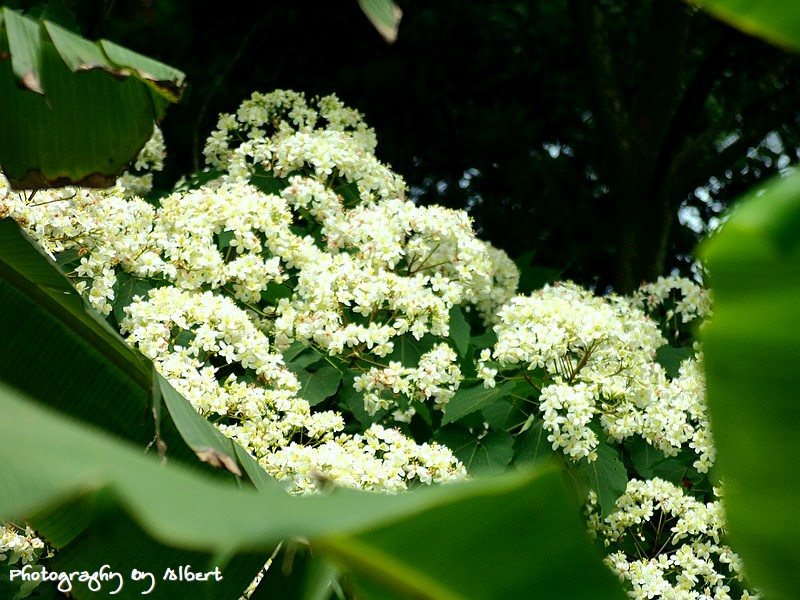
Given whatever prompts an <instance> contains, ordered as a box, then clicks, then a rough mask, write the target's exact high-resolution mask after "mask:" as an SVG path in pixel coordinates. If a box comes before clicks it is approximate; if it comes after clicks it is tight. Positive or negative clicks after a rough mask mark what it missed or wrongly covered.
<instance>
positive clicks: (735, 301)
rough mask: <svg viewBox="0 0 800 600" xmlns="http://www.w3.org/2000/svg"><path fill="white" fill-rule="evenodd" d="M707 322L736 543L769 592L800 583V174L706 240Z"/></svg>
mask: <svg viewBox="0 0 800 600" xmlns="http://www.w3.org/2000/svg"><path fill="white" fill-rule="evenodd" d="M702 250H703V255H704V257H705V259H706V260H707V264H708V268H709V276H710V283H711V289H712V291H713V293H714V318H713V319H712V320H711V322H710V323H708V324H707V325H706V327H704V329H703V330H702V332H701V333H702V338H703V347H704V354H705V367H706V378H707V385H708V401H709V410H710V414H711V422H712V424H713V431H714V440H715V443H716V446H717V450H718V459H717V473H718V475H720V476H721V477H722V479H723V481H724V485H725V487H724V492H725V504H726V513H727V517H728V522H729V531H730V537H731V543H732V546H733V547H734V548H735V549H736V551H737V553H739V554H740V555H741V556H742V558H743V560H744V567H745V572H746V574H747V577H748V578H749V579H750V581H751V582H752V584H753V586H754V587H756V588H758V589H760V590H762V591H763V593H764V597H765V598H770V599H781V598H786V599H788V598H794V597H796V595H797V590H798V589H800V548H798V545H797V539H798V537H800V517H798V511H797V506H798V503H799V502H800V467H798V463H797V457H798V456H800V436H798V435H797V430H798V427H800V403H798V389H800V370H798V364H800V174H797V173H795V174H793V175H790V176H789V177H786V178H783V179H777V180H774V181H773V182H772V183H771V184H769V185H767V186H766V187H765V188H764V189H763V190H762V191H761V192H760V193H753V194H751V195H750V196H749V197H748V198H746V199H743V200H742V203H741V204H740V205H739V206H738V208H737V209H736V210H735V211H734V212H733V214H732V215H731V217H730V219H729V220H728V221H727V222H726V223H725V225H724V227H723V229H722V231H721V232H720V233H719V234H718V235H717V236H716V237H715V238H713V239H712V240H711V241H710V242H709V243H707V244H706V246H705V247H704V248H703V249H702Z"/></svg>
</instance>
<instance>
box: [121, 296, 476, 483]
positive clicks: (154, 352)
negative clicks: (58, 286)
mask: <svg viewBox="0 0 800 600" xmlns="http://www.w3.org/2000/svg"><path fill="white" fill-rule="evenodd" d="M125 312H126V317H125V319H124V320H123V322H122V332H123V333H126V334H127V335H128V340H129V341H130V342H131V343H133V344H134V345H135V346H136V347H138V348H139V350H141V351H142V352H143V353H144V354H145V355H147V356H149V357H150V358H152V359H153V360H154V362H155V363H156V367H157V368H158V370H159V372H160V373H162V374H163V375H164V376H165V377H166V378H168V379H169V381H170V382H171V383H172V384H173V385H174V386H175V388H176V389H177V390H178V391H179V392H180V393H181V394H183V396H184V397H185V398H186V399H187V400H189V401H190V402H191V403H192V405H193V406H194V407H195V408H196V409H197V410H198V412H200V413H201V414H203V415H205V416H207V417H209V418H210V419H212V420H215V421H216V422H217V423H218V427H219V428H220V430H221V431H222V432H223V433H225V434H226V435H228V436H229V437H231V438H232V439H234V440H236V441H237V442H239V443H240V444H241V445H242V446H243V447H244V448H245V449H247V450H248V451H250V452H251V454H253V456H255V457H256V459H257V460H258V462H259V463H260V464H261V465H262V466H263V467H264V468H265V469H266V470H267V472H269V473H270V474H271V475H273V476H274V477H276V478H277V479H280V480H289V481H290V482H291V483H292V491H294V492H309V491H312V490H313V489H315V487H316V486H317V485H318V484H319V483H320V481H321V477H322V476H324V477H325V478H327V479H329V480H331V481H333V482H335V483H336V484H338V485H346V486H352V487H360V488H362V489H368V490H383V491H399V490H401V489H404V488H405V487H406V485H407V484H408V483H410V482H412V481H414V480H417V481H422V482H424V483H431V482H433V481H444V480H448V479H452V478H454V477H463V476H464V471H463V467H462V466H461V465H460V464H458V462H457V461H456V460H455V459H454V458H453V456H452V454H451V453H450V452H449V451H448V450H447V449H446V448H443V447H441V446H438V445H436V444H432V445H428V444H423V445H418V444H415V443H414V442H413V441H411V440H409V439H408V438H406V437H405V436H403V435H401V434H399V433H398V432H396V431H393V430H386V429H383V428H381V427H379V426H373V427H372V428H371V429H369V430H367V431H366V432H365V433H364V434H363V435H355V436H354V435H348V434H343V433H341V431H342V430H343V429H344V420H343V418H342V416H341V415H340V414H338V413H335V412H333V411H319V412H312V411H311V408H310V406H309V404H308V402H307V401H306V400H303V399H301V398H298V397H297V392H298V389H299V387H300V386H299V384H298V382H297V378H296V377H295V375H294V374H293V373H292V372H291V371H289V370H288V369H286V367H285V365H284V364H283V360H282V358H281V357H280V356H279V355H276V354H273V353H271V352H270V344H269V340H268V339H267V337H266V335H265V334H264V333H263V332H261V331H259V330H258V329H256V327H255V326H254V325H253V323H252V322H251V320H250V319H249V317H248V315H247V314H246V313H245V312H244V311H243V310H242V309H240V308H239V307H237V306H236V304H235V303H234V302H233V300H231V299H230V298H228V297H224V296H220V295H218V294H214V293H212V292H205V293H197V292H189V291H184V290H179V289H178V288H176V287H174V286H168V287H163V288H158V289H154V290H151V291H150V293H149V298H148V299H137V300H135V301H134V302H133V303H132V304H131V305H130V306H128V307H126V309H125ZM215 360H216V362H217V364H222V363H224V365H236V366H238V367H240V368H241V371H242V373H243V375H241V376H238V377H237V375H235V374H230V375H228V376H227V377H224V378H223V379H222V381H219V375H218V371H219V370H220V368H221V367H215V366H213V365H212V362H213V361H215ZM224 365H223V366H224ZM248 373H252V377H250V378H249V379H250V380H249V381H248V377H247V375H248Z"/></svg>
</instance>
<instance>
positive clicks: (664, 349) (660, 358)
mask: <svg viewBox="0 0 800 600" xmlns="http://www.w3.org/2000/svg"><path fill="white" fill-rule="evenodd" d="M693 355H694V351H693V350H692V348H691V346H681V347H680V348H675V347H673V346H668V345H664V346H661V347H660V348H659V349H658V350H656V362H658V364H660V365H661V366H662V367H664V372H665V373H666V374H667V377H669V378H670V379H672V378H674V377H677V376H678V374H679V370H680V367H681V363H682V362H683V361H684V360H686V359H687V358H691V357H692V356H693Z"/></svg>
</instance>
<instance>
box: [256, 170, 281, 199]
mask: <svg viewBox="0 0 800 600" xmlns="http://www.w3.org/2000/svg"><path fill="white" fill-rule="evenodd" d="M250 183H251V184H252V185H254V186H256V187H257V188H258V189H259V190H261V191H262V192H264V193H265V194H275V195H278V196H279V195H280V193H281V192H282V191H283V190H284V188H285V187H286V186H287V185H289V182H288V177H287V178H281V177H275V175H274V174H273V172H272V171H265V170H264V168H263V167H262V166H261V165H257V166H256V172H255V174H254V175H253V176H252V177H251V178H250Z"/></svg>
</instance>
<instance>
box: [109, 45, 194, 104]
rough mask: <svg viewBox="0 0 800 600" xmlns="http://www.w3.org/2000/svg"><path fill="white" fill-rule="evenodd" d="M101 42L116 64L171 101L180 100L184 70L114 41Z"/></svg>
mask: <svg viewBox="0 0 800 600" xmlns="http://www.w3.org/2000/svg"><path fill="white" fill-rule="evenodd" d="M99 44H100V46H101V47H102V48H103V50H104V51H105V53H106V56H108V58H109V59H111V61H112V62H113V63H114V64H115V65H117V66H118V67H122V68H125V69H129V70H130V71H131V73H132V74H133V75H134V76H135V77H137V78H139V79H140V80H141V81H143V82H144V83H146V84H147V85H148V86H150V87H152V88H153V89H154V90H156V91H157V92H158V93H159V94H160V95H161V96H164V97H165V98H167V99H169V100H170V102H177V101H178V100H180V98H181V94H182V93H183V88H184V74H183V73H182V72H180V71H178V70H177V69H173V68H172V67H170V66H169V65H165V64H164V63H162V62H159V61H157V60H153V59H152V58H149V57H147V56H144V55H142V54H139V53H138V52H134V51H133V50H129V49H128V48H124V47H122V46H120V45H118V44H115V43H114V42H109V41H108V40H100V42H99Z"/></svg>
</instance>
